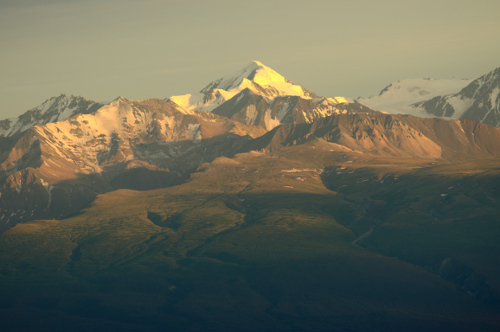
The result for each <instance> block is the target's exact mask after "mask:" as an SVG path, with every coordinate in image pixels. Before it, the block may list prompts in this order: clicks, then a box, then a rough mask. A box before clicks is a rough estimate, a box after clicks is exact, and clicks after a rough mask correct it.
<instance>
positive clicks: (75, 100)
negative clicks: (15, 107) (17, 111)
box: [0, 94, 103, 136]
mask: <svg viewBox="0 0 500 332" xmlns="http://www.w3.org/2000/svg"><path fill="white" fill-rule="evenodd" d="M102 105H103V104H101V103H97V102H94V101H92V100H87V99H85V98H83V97H77V96H67V95H66V94H61V95H59V96H57V97H52V98H50V99H48V100H46V101H45V102H43V103H42V104H40V105H39V106H37V107H35V108H33V109H31V110H29V111H27V112H25V113H24V114H22V115H20V116H18V117H15V118H10V119H5V120H2V121H0V136H13V135H15V134H17V133H21V132H23V131H25V130H27V129H29V128H31V127H33V126H35V125H38V124H46V123H50V122H56V121H62V120H64V119H67V118H69V117H71V116H73V115H75V114H78V113H83V114H88V113H91V112H95V111H96V110H98V109H99V108H100V107H101V106H102Z"/></svg>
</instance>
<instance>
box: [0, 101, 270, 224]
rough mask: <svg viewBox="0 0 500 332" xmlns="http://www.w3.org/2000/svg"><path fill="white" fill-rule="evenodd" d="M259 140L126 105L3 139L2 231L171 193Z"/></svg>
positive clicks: (196, 117) (152, 105) (178, 113)
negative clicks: (120, 195)
mask: <svg viewBox="0 0 500 332" xmlns="http://www.w3.org/2000/svg"><path fill="white" fill-rule="evenodd" d="M263 133H264V130H263V129H261V128H257V127H248V126H245V125H243V124H240V123H238V122H234V121H231V120H228V119H226V118H223V117H219V116H217V115H214V114H210V113H207V112H195V111H187V110H185V109H182V108H181V107H179V106H177V105H176V104H174V103H171V102H164V101H161V100H145V101H128V100H126V99H125V98H123V97H120V98H118V99H117V100H115V101H114V102H112V103H110V104H108V105H105V106H103V107H101V108H100V109H99V110H98V111H96V112H94V113H92V114H77V115H75V116H73V117H71V118H68V119H66V120H63V121H59V122H53V123H47V124H44V125H37V126H34V127H32V128H30V129H28V130H27V131H26V132H24V134H22V135H21V136H20V137H19V138H17V139H16V138H4V139H3V141H4V142H5V143H6V144H5V145H3V144H2V151H1V152H2V153H1V154H0V156H2V159H1V160H0V185H1V187H0V193H1V195H2V196H1V197H2V200H1V201H0V211H1V215H0V220H1V222H2V228H5V227H7V226H8V225H10V226H12V225H14V224H15V223H17V222H19V221H27V220H33V219H37V218H61V217H64V216H66V215H68V214H71V213H74V212H77V211H79V210H80V209H81V208H83V207H84V206H86V205H87V204H89V203H90V202H91V201H92V200H93V198H94V197H95V196H96V195H97V194H99V193H103V192H107V191H110V190H113V189H116V188H130V189H142V190H144V189H151V188H157V187H161V186H169V185H172V184H174V183H177V182H178V181H180V180H181V179H182V178H183V177H184V176H185V175H186V174H189V172H191V171H192V170H193V169H195V168H196V167H197V165H199V164H200V163H202V162H206V161H209V160H212V159H214V158H216V157H218V156H220V155H226V154H229V155H231V154H233V153H234V152H233V150H234V149H235V147H234V145H235V144H236V145H237V144H242V143H243V142H244V141H246V140H248V139H249V137H250V136H259V135H261V134H263ZM238 142H240V143H238ZM7 143H8V144H7ZM138 175H140V179H138V180H137V181H133V180H131V177H133V176H138Z"/></svg>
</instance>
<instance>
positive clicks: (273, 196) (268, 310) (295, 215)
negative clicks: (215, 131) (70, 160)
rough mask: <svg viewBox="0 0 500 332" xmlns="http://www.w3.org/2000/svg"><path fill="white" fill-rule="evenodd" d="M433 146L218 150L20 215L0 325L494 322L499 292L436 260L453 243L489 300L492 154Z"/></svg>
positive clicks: (412, 326) (397, 327) (492, 326)
mask: <svg viewBox="0 0 500 332" xmlns="http://www.w3.org/2000/svg"><path fill="white" fill-rule="evenodd" d="M325 120H326V119H325ZM321 121H324V120H321ZM303 126H309V125H298V127H303ZM492 129H494V128H492ZM276 131H279V129H277V130H276ZM431 161H432V160H431V159H412V158H394V157H381V156H372V155H363V154H360V153H359V152H353V151H349V150H348V149H340V148H339V146H338V145H337V144H335V143H328V142H326V141H325V140H324V139H311V140H310V141H307V142H305V143H304V144H295V145H291V146H282V147H281V148H280V149H276V150H274V151H271V152H269V151H261V152H255V151H252V152H249V153H242V154H238V155H236V156H235V157H234V158H225V157H222V158H217V159H215V160H214V161H213V162H211V163H207V164H203V165H201V166H200V169H199V172H196V173H193V174H192V176H191V178H190V181H188V182H186V183H183V184H182V185H179V186H174V187H169V188H160V189H157V190H154V191H143V192H138V191H131V190H119V191H114V192H111V193H107V194H104V195H101V196H99V197H98V198H97V200H96V201H95V202H94V203H93V205H92V206H91V207H90V208H88V209H86V210H85V211H83V213H82V214H80V215H78V216H74V217H71V218H68V219H66V220H55V221H48V220H45V221H34V222H30V223H25V224H18V225H17V226H16V227H14V228H12V229H10V230H9V231H7V232H5V233H3V234H1V235H0V266H1V267H2V269H0V287H1V288H0V289H1V292H0V298H1V299H2V303H12V302H13V303H16V306H8V307H7V306H6V308H5V309H4V310H3V312H4V313H5V314H4V316H3V317H2V318H3V320H2V322H3V325H4V326H8V327H10V326H14V327H16V326H17V327H18V328H19V326H21V327H24V328H26V329H30V328H31V327H33V326H37V327H40V326H42V327H44V328H46V329H55V328H58V327H60V326H61V325H62V324H63V323H62V322H64V323H65V324H68V323H67V322H70V326H76V325H75V322H78V321H83V322H85V324H86V326H85V327H87V329H88V326H91V327H92V328H91V329H94V330H95V329H98V328H99V327H102V326H103V324H108V325H107V326H113V327H114V328H115V329H117V330H119V329H124V326H123V325H125V327H127V328H129V329H132V330H134V329H135V330H139V329H143V330H162V329H165V327H166V326H168V329H169V330H173V331H185V330H207V329H211V330H244V331H252V330H253V331H255V330H259V331H290V330H297V331H300V330H304V329H314V330H323V331H327V330H341V331H342V330H377V329H378V330H386V331H387V330H389V331H401V330H405V331H408V330H443V329H454V330H470V331H473V330H478V329H482V330H496V329H498V326H499V322H498V307H495V305H494V304H488V303H483V302H481V299H482V298H479V297H475V295H474V292H476V291H477V290H478V288H475V289H474V288H469V287H466V288H464V290H463V291H462V290H461V286H460V287H459V286H457V285H456V284H454V283H453V281H451V280H447V279H445V278H442V277H440V276H439V273H438V271H439V265H440V262H447V261H449V260H447V258H448V257H453V260H454V261H456V262H460V263H461V264H465V265H466V266H467V268H470V269H472V270H473V271H474V272H473V273H470V272H469V273H468V274H466V275H465V274H464V275H463V276H464V277H465V278H467V279H468V280H469V281H472V280H479V281H481V282H482V280H483V279H481V278H484V279H485V280H486V281H487V282H486V283H484V282H483V283H478V284H479V288H482V287H484V288H487V287H488V285H490V287H491V288H492V290H491V291H490V292H484V291H481V292H478V293H481V294H486V295H487V296H490V297H491V298H492V299H494V293H495V292H494V291H495V290H498V289H499V288H498V283H497V284H494V283H492V282H491V280H493V281H495V280H498V279H499V275H500V271H499V269H498V264H496V262H497V258H498V257H497V255H496V252H498V251H497V249H498V241H497V239H498V234H499V230H498V227H495V224H496V223H497V222H496V221H497V220H498V218H497V217H498V215H499V211H498V204H495V202H498V199H499V198H500V197H499V195H498V191H495V184H497V183H498V179H499V175H500V174H499V173H498V169H497V168H498V167H497V166H498V163H495V162H496V161H490V162H489V163H488V162H485V163H482V164H481V163H470V162H469V163H467V162H466V163H463V162H449V163H448V162H446V161H439V162H436V160H434V161H433V162H434V164H432V163H431ZM477 166H481V167H477ZM339 172H340V173H341V174H338V173H339ZM491 180H495V181H491ZM457 183H460V184H461V186H458V187H457V188H456V189H454V188H452V189H449V188H450V187H451V186H453V185H455V186H456V185H457ZM327 187H328V188H330V189H331V190H329V189H328V188H327ZM408 189H410V190H408ZM468 191H469V192H470V197H467V196H466V195H467V192H468ZM442 193H447V195H448V196H447V198H446V197H442V196H441V194H442ZM484 197H488V199H486V200H485V199H484ZM490 200H492V201H491V202H490ZM464 203H467V206H462V208H461V209H459V210H458V211H456V213H454V214H450V211H454V210H456V209H457V208H459V207H460V206H461V205H463V204H464ZM408 207H409V208H410V210H409V212H408V213H407V214H405V211H407V208H408ZM470 208H472V210H469V212H468V215H464V212H465V211H467V210H468V209H470ZM471 211H472V212H471ZM471 216H474V218H475V219H474V220H467V219H466V218H467V217H471ZM424 227H425V229H426V232H425V233H423V232H422V231H421V230H422V229H423V228H424ZM370 229H372V231H371V235H369V236H367V237H364V238H363V239H361V240H358V241H357V242H356V243H355V244H353V242H355V241H356V240H357V239H360V238H361V237H362V236H363V234H366V232H368V231H369V230H370ZM472 229H475V231H474V232H472V233H471V230H472ZM415 231H418V232H417V234H419V236H418V237H415V236H414V237H412V236H411V234H412V232H415ZM439 235H441V236H442V237H443V238H444V239H445V241H443V240H442V239H441V240H440V239H439ZM400 236H402V238H403V239H405V240H407V241H411V242H409V243H411V245H405V241H402V240H401V241H400V240H399V239H400ZM430 244H431V245H432V250H430V249H429V247H428V246H429V245H430ZM365 245H366V246H368V247H369V248H370V250H365V249H363V248H362V247H363V246H365ZM464 246H465V247H466V248H474V251H472V252H471V253H472V254H471V255H467V253H466V252H463V251H461V250H460V247H464ZM25 248H29V250H26V249H25ZM381 252H383V253H384V254H381ZM395 257H399V258H395ZM417 259H418V260H419V262H423V263H422V265H420V266H419V265H416V263H415V261H416V260H417ZM405 260H413V262H412V263H408V262H406V261H405ZM470 262H474V263H473V265H471V263H470ZM435 264H437V266H435ZM443 266H444V267H446V263H444V264H443ZM445 270H446V269H443V272H445ZM451 270H453V269H451ZM451 272H453V271H451ZM445 275H446V276H447V275H448V274H446V273H444V274H443V276H445ZM471 276H473V277H471ZM474 276H475V277H474ZM474 278H476V279H474ZM17 280H21V281H20V282H18V283H16V281H17ZM469 283H470V282H469ZM469 291H470V292H471V293H473V295H469V294H468V293H467V292H469ZM47 314H51V317H54V316H56V317H60V318H59V319H53V320H47V319H44V317H45V316H46V315H47ZM27 317H29V318H30V319H27ZM242 322H243V323H244V324H242ZM119 324H122V325H121V326H120V325H119ZM78 326H79V325H78Z"/></svg>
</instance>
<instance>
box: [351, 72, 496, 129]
mask: <svg viewBox="0 0 500 332" xmlns="http://www.w3.org/2000/svg"><path fill="white" fill-rule="evenodd" d="M359 102H360V103H362V104H364V105H367V106H368V107H371V108H373V109H375V110H379V111H384V112H388V113H393V114H411V115H414V116H420V117H443V118H447V119H468V120H473V121H477V122H481V123H485V124H487V125H490V126H493V127H499V126H500V68H497V69H495V70H493V71H491V72H490V73H488V74H486V75H483V76H481V77H479V78H478V79H475V80H472V81H471V80H459V79H448V80H431V79H424V80H422V79H412V80H403V81H398V82H397V83H394V84H391V85H389V86H388V87H386V88H385V89H383V90H382V91H381V92H380V94H379V95H378V96H374V97H370V98H361V99H359Z"/></svg>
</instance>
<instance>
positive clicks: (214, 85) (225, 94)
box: [169, 61, 317, 112]
mask: <svg viewBox="0 0 500 332" xmlns="http://www.w3.org/2000/svg"><path fill="white" fill-rule="evenodd" d="M244 89H249V90H251V91H252V92H254V93H257V94H261V95H265V96H266V97H268V98H273V97H276V96H300V97H302V98H304V99H310V98H312V97H317V96H316V95H315V94H314V93H311V92H309V91H307V90H306V89H304V88H303V87H302V86H300V85H295V84H293V83H292V82H290V81H289V80H287V79H286V78H284V77H283V76H282V75H280V74H279V73H277V72H276V71H275V70H273V69H271V68H269V67H267V66H265V65H264V64H262V63H261V62H259V61H252V62H251V63H250V64H249V65H247V66H246V67H244V68H243V69H242V70H240V71H238V72H236V73H233V74H229V75H225V76H223V77H221V78H219V79H217V80H215V81H213V82H211V83H209V84H208V85H207V86H206V87H205V88H203V89H202V90H201V91H200V92H199V93H196V94H186V95H181V96H173V97H170V98H169V99H170V100H171V101H173V102H175V103H176V104H178V105H179V106H182V107H184V108H186V109H189V110H204V111H209V112H211V111H212V110H213V109H214V108H216V107H217V106H219V105H220V104H222V103H224V102H225V101H227V100H229V99H231V98H232V97H234V96H235V95H236V94H238V93H239V92H241V91H243V90H244Z"/></svg>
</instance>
